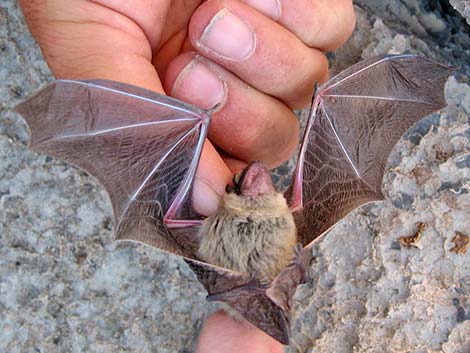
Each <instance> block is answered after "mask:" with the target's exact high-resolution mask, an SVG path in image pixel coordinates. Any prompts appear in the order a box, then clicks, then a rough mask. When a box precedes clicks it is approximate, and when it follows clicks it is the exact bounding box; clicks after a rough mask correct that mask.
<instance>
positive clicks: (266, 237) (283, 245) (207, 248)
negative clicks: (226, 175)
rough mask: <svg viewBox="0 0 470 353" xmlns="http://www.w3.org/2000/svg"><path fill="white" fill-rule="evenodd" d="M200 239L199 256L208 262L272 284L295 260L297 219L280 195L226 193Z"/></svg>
mask: <svg viewBox="0 0 470 353" xmlns="http://www.w3.org/2000/svg"><path fill="white" fill-rule="evenodd" d="M200 237H201V243H200V247H199V255H200V256H201V258H202V259H204V260H205V261H207V262H208V263H212V264H214V265H217V266H221V267H225V268H228V269H231V270H234V271H239V272H244V273H249V274H251V275H253V276H256V277H257V278H259V279H260V280H261V281H269V282H270V281H272V280H273V279H274V277H276V275H277V274H278V273H279V272H280V271H281V270H282V269H284V268H285V267H286V266H287V265H288V264H289V262H290V261H291V260H292V259H293V257H294V246H295V245H296V231H295V224H294V220H293V217H292V214H291V212H290V210H289V207H288V206H287V202H286V200H285V198H284V196H282V194H281V193H271V194H268V195H264V196H261V197H256V198H254V197H247V196H243V195H237V194H235V193H229V194H225V196H224V199H223V203H222V206H221V207H220V209H219V210H218V211H217V213H215V214H214V215H212V216H211V217H208V218H207V219H206V220H205V221H204V225H203V226H202V228H201V233H200Z"/></svg>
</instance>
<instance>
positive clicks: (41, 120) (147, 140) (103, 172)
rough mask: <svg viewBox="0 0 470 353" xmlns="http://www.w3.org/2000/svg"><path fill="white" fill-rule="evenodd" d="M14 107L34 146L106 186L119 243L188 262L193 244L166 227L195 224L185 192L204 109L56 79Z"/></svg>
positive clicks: (119, 87) (113, 85)
mask: <svg viewBox="0 0 470 353" xmlns="http://www.w3.org/2000/svg"><path fill="white" fill-rule="evenodd" d="M16 110H17V111H18V112H19V113H20V114H22V115H23V117H24V118H25V119H26V121H27V123H28V125H29V128H30V130H31V142H30V148H31V149H33V150H34V151H37V152H41V153H46V154H48V155H51V156H54V157H57V158H60V159H62V160H64V161H66V162H69V163H71V164H74V165H76V166H78V167H80V168H82V169H84V170H85V171H86V172H88V173H89V174H91V175H93V176H94V177H96V178H97V179H98V181H99V182H100V183H101V184H103V186H104V187H105V188H106V190H107V192H108V194H109V196H110V199H111V202H112V206H113V211H114V217H115V234H116V237H117V239H121V240H133V241H138V242H142V243H146V244H148V245H151V246H155V247H158V248H161V249H163V250H166V251H170V252H173V253H176V254H179V255H183V256H188V257H192V254H191V253H190V251H188V250H187V249H188V248H191V246H188V244H187V242H188V240H189V241H191V239H189V238H188V237H187V236H185V237H184V243H185V244H184V246H182V244H181V242H180V241H179V239H178V238H177V237H175V236H174V235H172V234H170V232H169V231H168V229H167V225H168V223H170V222H172V221H173V223H175V222H174V220H175V219H178V218H180V219H183V222H182V225H186V226H187V225H192V224H197V223H198V221H197V220H194V219H195V216H194V215H193V214H192V213H191V212H192V211H191V205H190V204H189V202H190V201H189V199H190V198H189V197H188V195H189V194H190V188H191V184H192V180H193V177H194V174H195V172H196V167H197V165H198V162H199V157H200V154H201V150H202V146H203V143H204V139H205V136H206V131H207V126H208V123H209V116H208V114H207V113H206V112H205V111H203V110H200V109H198V108H196V107H194V106H190V105H187V104H185V103H183V102H181V101H178V100H176V99H172V98H170V97H167V96H163V95H159V94H157V93H154V92H151V91H148V90H145V89H142V88H138V87H134V86H130V85H126V84H123V83H118V82H112V81H105V80H94V81H71V80H59V81H55V82H53V83H52V84H50V85H49V86H47V87H45V88H44V89H42V90H41V91H40V92H38V93H36V94H35V95H34V96H33V97H31V98H30V99H28V100H27V101H25V102H24V103H21V104H20V105H19V106H18V107H17V108H16ZM176 223H178V222H176ZM194 233H195V232H194V231H192V235H195V234H194ZM182 234H185V235H187V234H188V232H183V233H182ZM189 234H191V232H189ZM192 240H193V242H194V237H193V239H192Z"/></svg>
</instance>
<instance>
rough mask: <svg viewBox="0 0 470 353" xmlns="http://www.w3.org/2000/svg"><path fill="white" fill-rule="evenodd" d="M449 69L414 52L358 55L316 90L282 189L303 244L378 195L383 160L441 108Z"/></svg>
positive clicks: (380, 194)
mask: <svg viewBox="0 0 470 353" xmlns="http://www.w3.org/2000/svg"><path fill="white" fill-rule="evenodd" d="M450 71H451V69H450V68H448V67H445V66H443V65H440V64H438V63H435V62H433V61H431V60H429V59H426V58H422V57H419V56H416V55H396V56H385V57H377V58H372V59H368V60H364V61H362V62H360V63H358V64H356V65H354V66H352V67H350V68H349V69H347V70H345V71H343V72H342V73H340V74H339V75H337V76H335V77H334V78H332V79H331V80H330V81H328V82H327V83H325V84H324V85H323V86H321V87H320V89H319V91H318V94H317V96H316V98H315V100H314V102H313V105H312V109H311V113H310V116H309V120H308V123H307V129H306V132H305V136H304V140H303V143H302V146H301V151H300V156H299V162H298V165H297V169H296V172H295V177H294V182H293V186H292V187H291V189H290V190H289V191H288V196H290V198H291V204H292V207H293V209H294V210H295V211H300V210H301V212H297V213H296V214H295V219H296V223H297V225H298V233H299V237H300V241H301V242H302V244H303V245H308V244H309V243H310V242H311V241H312V240H314V239H315V238H317V237H318V236H319V235H321V234H322V233H323V232H325V231H326V230H328V229H329V228H330V227H332V226H333V225H334V224H335V223H337V222H338V221H339V220H340V219H342V218H343V217H344V216H345V215H347V214H348V213H349V212H351V211H352V210H354V209H355V208H356V207H358V206H360V205H362V204H364V203H367V202H371V201H375V200H381V199H383V194H382V191H381V184H382V179H383V174H384V171H385V167H386V163H387V159H388V157H389V155H390V152H391V150H392V149H393V147H394V146H395V144H396V143H397V142H398V140H399V139H400V138H401V136H402V135H403V133H404V132H405V131H406V130H408V129H409V128H410V127H411V126H412V125H413V124H414V123H416V122H417V121H418V120H419V119H421V118H422V117H424V116H426V115H428V114H430V113H431V112H433V111H435V110H438V109H440V108H442V107H444V106H445V104H446V103H445V99H444V95H443V88H444V85H445V82H446V80H447V77H448V76H449V74H450Z"/></svg>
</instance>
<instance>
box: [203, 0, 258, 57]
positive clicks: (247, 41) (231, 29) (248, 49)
mask: <svg viewBox="0 0 470 353" xmlns="http://www.w3.org/2000/svg"><path fill="white" fill-rule="evenodd" d="M199 43H200V44H201V45H203V46H204V47H206V48H208V49H209V50H211V51H213V52H215V53H216V54H218V55H220V56H223V57H226V58H228V59H232V60H243V59H246V58H247V57H248V56H250V54H251V53H252V52H253V51H254V49H255V34H254V33H253V30H252V29H251V28H250V27H249V26H248V25H247V24H246V23H245V22H243V21H242V20H240V19H239V18H237V17H236V16H235V15H234V14H233V13H231V12H230V11H229V10H227V9H222V10H220V11H219V12H217V13H216V14H215V16H214V17H212V19H211V21H210V22H209V24H208V25H207V27H206V28H205V29H204V32H203V33H202V35H201V38H200V39H199Z"/></svg>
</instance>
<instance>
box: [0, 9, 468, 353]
mask: <svg viewBox="0 0 470 353" xmlns="http://www.w3.org/2000/svg"><path fill="white" fill-rule="evenodd" d="M435 3H441V4H442V3H445V2H432V1H429V2H426V1H418V0H406V1H405V0H403V1H383V2H378V1H372V0H370V1H359V0H358V1H357V4H358V5H359V6H360V7H358V8H357V14H358V25H357V30H356V33H355V35H354V36H353V38H351V40H350V41H349V42H348V44H347V45H345V46H344V47H343V48H342V49H340V50H338V51H337V52H335V53H334V54H332V55H331V56H330V57H331V62H332V71H333V72H337V71H339V70H341V69H343V68H345V67H347V66H349V65H351V64H353V63H355V62H357V61H358V60H360V59H361V58H365V57H370V56H372V55H376V54H383V53H398V52H404V51H410V52H420V53H423V54H425V55H426V56H429V57H431V58H434V59H437V60H440V61H444V62H448V63H451V64H453V65H459V66H460V68H459V71H457V72H456V73H455V74H454V77H452V78H451V79H450V80H449V82H448V84H447V87H446V96H447V100H448V102H449V107H448V108H446V109H444V110H443V111H441V112H440V113H436V114H433V115H431V116H429V117H427V118H425V119H423V120H422V121H421V122H420V123H418V124H417V125H415V126H414V127H413V128H412V129H411V130H410V131H409V132H408V133H407V134H406V135H405V136H404V138H403V139H402V140H401V141H400V143H399V144H398V145H397V147H396V148H395V150H394V152H393V153H392V156H391V157H390V160H389V165H388V168H387V173H386V176H385V177H384V184H383V188H384V192H385V194H386V195H387V197H388V199H387V200H386V201H384V202H381V203H375V204H371V205H367V206H365V207H362V208H360V209H358V210H356V211H355V212H353V213H352V214H351V215H350V216H348V217H347V218H346V219H344V220H343V221H342V222H340V223H339V224H338V225H337V226H336V227H335V228H334V229H333V230H332V231H331V232H330V234H328V236H326V237H325V238H324V240H322V241H321V242H318V243H317V244H316V245H315V247H314V261H313V263H312V266H311V269H310V275H311V281H310V282H308V283H307V284H305V285H303V286H302V287H300V288H299V289H298V291H297V294H296V297H295V306H294V310H293V327H292V332H293V338H292V342H291V345H290V346H289V347H287V348H286V350H287V351H288V352H335V353H342V352H416V353H417V352H420V353H421V352H445V353H450V352H462V353H464V352H469V351H470V341H469V338H468V337H470V324H469V322H470V320H469V319H470V301H469V299H468V296H469V293H470V250H469V251H467V253H463V252H462V251H460V252H458V251H456V250H455V243H454V242H453V241H452V240H453V239H454V237H455V235H456V234H457V233H461V234H464V235H470V219H469V212H470V194H469V188H470V126H469V114H470V87H469V84H468V83H469V81H468V76H467V74H468V73H469V70H470V67H469V64H468V63H469V62H470V61H469V60H467V59H468V58H469V56H470V52H469V46H468V42H467V39H468V38H469V37H468V33H469V32H470V30H469V28H468V27H465V20H464V19H463V18H462V17H460V16H459V14H458V13H457V12H452V11H451V10H452V7H450V6H440V7H439V6H434V7H433V6H431V5H432V4H435ZM451 3H452V4H453V5H454V6H455V8H456V9H457V10H459V11H461V12H462V14H463V15H464V16H465V14H466V12H465V11H468V10H465V9H466V7H465V6H467V4H466V2H465V1H458V0H454V1H451ZM430 4H431V5H430ZM447 5H449V4H447ZM462 5H463V7H462ZM467 7H468V6H467ZM467 14H468V12H467ZM418 24H419V25H418ZM452 26H453V27H452ZM455 26H458V28H459V30H458V31H455V30H452V31H450V30H449V29H450V28H456V27H455ZM460 26H461V27H460ZM450 32H452V33H450ZM0 61H1V65H0V82H1V84H0V96H1V102H0V114H1V118H0V154H1V158H0V351H2V352H190V351H192V350H193V349H194V344H195V342H196V338H197V335H198V334H199V331H200V327H201V325H202V323H203V321H204V319H205V317H206V316H207V315H208V314H209V313H210V312H211V311H212V310H213V309H214V308H215V305H213V304H209V303H207V302H206V301H205V292H204V291H203V289H202V287H201V286H200V285H199V284H198V282H197V281H196V279H195V278H194V276H193V275H192V273H191V271H190V270H189V269H188V267H187V266H186V264H185V263H184V262H183V261H182V260H181V259H179V258H178V257H176V256H172V255H168V254H165V253H162V252H160V251H157V250H154V249H151V248H148V247H145V246H139V245H133V244H123V245H115V244H113V243H112V221H111V208H110V205H109V200H108V198H107V196H106V194H105V192H104V190H103V189H102V188H101V187H100V186H99V185H98V184H97V183H96V182H95V180H93V179H92V178H90V177H88V176H87V175H86V174H84V173H83V172H80V171H78V170H77V169H76V168H73V167H71V166H69V165H66V164H65V163H62V162H60V161H58V160H55V159H52V158H49V157H46V156H44V155H38V154H35V153H32V152H30V151H28V150H27V149H26V145H27V141H28V132H27V128H26V125H25V123H24V122H23V121H22V119H21V118H20V117H19V116H18V115H16V114H15V113H13V112H11V108H12V107H13V106H14V105H15V104H16V103H18V102H19V101H21V100H22V99H24V98H25V97H27V96H28V95H30V94H31V93H32V92H34V91H35V90H37V89H38V88H39V87H41V86H43V85H44V84H45V83H46V82H48V81H50V80H52V76H51V75H50V72H49V70H48V69H47V66H46V65H45V63H44V61H43V59H42V56H41V53H40V51H39V49H38V48H37V46H36V45H35V43H34V41H33V40H32V38H31V36H30V34H29V32H28V31H27V29H26V27H25V24H24V21H23V19H22V16H21V13H20V11H19V8H18V5H17V4H16V2H14V1H11V0H7V1H5V2H2V4H0ZM284 169H286V168H284ZM281 171H282V169H281ZM419 222H421V223H424V224H426V228H425V230H424V231H423V233H422V234H421V236H420V237H419V239H417V241H416V243H415V246H412V247H410V248H407V247H404V246H403V245H402V244H401V242H400V238H401V237H403V236H410V235H413V234H415V233H416V232H417V223H419Z"/></svg>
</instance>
